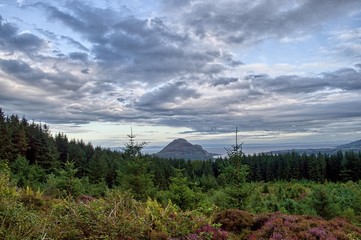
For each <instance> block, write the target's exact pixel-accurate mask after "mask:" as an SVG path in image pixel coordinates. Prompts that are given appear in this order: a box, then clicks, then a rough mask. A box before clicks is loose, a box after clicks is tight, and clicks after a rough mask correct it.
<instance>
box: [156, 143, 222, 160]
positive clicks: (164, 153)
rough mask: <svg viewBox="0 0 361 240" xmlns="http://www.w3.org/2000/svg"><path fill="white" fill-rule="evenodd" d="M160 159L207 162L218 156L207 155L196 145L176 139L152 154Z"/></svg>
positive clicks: (207, 153)
mask: <svg viewBox="0 0 361 240" xmlns="http://www.w3.org/2000/svg"><path fill="white" fill-rule="evenodd" d="M154 155H156V156H158V157H161V158H173V159H185V160H208V159H212V158H213V156H216V155H218V154H213V153H209V152H207V151H206V150H204V149H203V148H202V146H200V145H197V144H191V143H190V142H188V141H187V140H185V139H183V138H178V139H176V140H174V141H172V142H171V143H169V144H168V145H167V146H165V147H164V148H163V149H162V150H161V151H160V152H158V153H156V154H154Z"/></svg>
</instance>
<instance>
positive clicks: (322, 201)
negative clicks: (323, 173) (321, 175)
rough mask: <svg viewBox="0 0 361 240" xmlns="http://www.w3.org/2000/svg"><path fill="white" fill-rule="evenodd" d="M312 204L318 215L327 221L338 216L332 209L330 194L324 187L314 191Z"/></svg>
mask: <svg viewBox="0 0 361 240" xmlns="http://www.w3.org/2000/svg"><path fill="white" fill-rule="evenodd" d="M312 204H313V207H314V209H315V210H316V212H317V215H319V216H321V217H324V218H326V219H331V218H332V217H334V216H336V214H335V213H334V210H333V208H332V203H331V200H330V197H329V194H328V192H327V191H326V189H325V188H323V187H318V188H316V189H314V191H313V194H312Z"/></svg>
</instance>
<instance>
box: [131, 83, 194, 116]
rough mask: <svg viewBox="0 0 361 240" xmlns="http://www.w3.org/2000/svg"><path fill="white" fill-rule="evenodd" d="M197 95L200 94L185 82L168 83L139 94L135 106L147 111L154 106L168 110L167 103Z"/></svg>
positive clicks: (177, 102) (176, 102) (175, 102)
mask: <svg viewBox="0 0 361 240" xmlns="http://www.w3.org/2000/svg"><path fill="white" fill-rule="evenodd" d="M199 97H200V94H199V93H197V91H196V90H195V89H192V88H189V87H188V86H187V85H186V83H185V82H175V83H168V84H165V85H163V86H161V87H159V88H157V89H154V90H152V91H149V92H147V93H146V94H144V95H143V96H141V97H140V98H139V100H138V101H137V102H136V105H135V107H136V108H138V109H141V110H147V111H148V110H153V109H155V108H156V109H163V110H169V109H168V108H167V107H166V105H167V104H169V103H173V104H180V103H182V101H184V100H187V99H189V98H199Z"/></svg>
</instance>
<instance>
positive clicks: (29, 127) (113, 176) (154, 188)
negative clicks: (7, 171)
mask: <svg viewBox="0 0 361 240" xmlns="http://www.w3.org/2000/svg"><path fill="white" fill-rule="evenodd" d="M0 134H1V138H0V160H6V161H7V162H8V164H9V166H10V168H11V171H12V174H13V179H14V181H15V182H16V184H17V185H18V186H20V187H24V186H32V187H40V188H44V185H46V186H49V185H51V184H53V185H56V186H58V185H64V184H65V185H66V180H69V179H74V181H75V180H76V181H78V180H79V181H80V180H81V181H82V182H81V183H79V184H74V183H72V184H68V185H69V186H63V188H64V189H65V190H66V188H76V186H77V185H79V186H87V185H89V186H91V187H89V189H91V190H87V191H88V192H89V193H93V194H95V193H98V194H101V193H102V192H104V191H105V189H107V188H114V187H121V188H125V189H137V190H136V191H133V192H134V193H135V194H136V195H137V194H138V195H139V196H138V197H137V196H136V197H137V198H138V199H141V198H145V196H147V195H154V194H155V192H159V191H166V190H169V187H170V186H171V184H172V181H173V182H174V181H176V180H177V177H178V180H179V179H181V177H184V178H186V179H187V181H188V183H189V184H190V185H193V187H197V188H199V189H201V190H202V191H208V190H210V189H217V188H219V187H225V186H227V185H228V184H229V179H226V178H225V174H222V173H224V169H225V168H226V167H225V166H228V165H229V159H222V158H218V159H215V160H208V161H186V160H177V159H160V158H157V157H155V156H151V155H142V154H141V149H142V147H143V145H142V144H137V143H136V142H135V139H134V136H133V135H130V136H129V143H128V144H127V145H126V146H125V148H124V151H123V152H117V151H111V150H109V149H104V148H100V147H94V146H93V145H92V144H90V143H84V142H83V141H82V140H74V139H71V140H69V139H68V138H67V136H66V135H65V134H62V133H58V134H56V135H54V136H53V135H52V134H51V132H50V130H49V127H48V126H47V125H45V124H41V123H35V122H34V121H32V122H29V121H28V120H27V119H26V118H25V117H23V118H19V117H18V116H17V115H11V116H5V114H4V112H3V111H2V110H1V109H0ZM238 150H241V149H238ZM241 162H242V164H243V165H246V166H247V168H248V174H247V176H246V177H247V180H248V181H266V182H268V181H278V180H284V181H289V180H311V181H316V182H324V181H331V182H340V181H342V182H346V181H350V180H351V181H355V182H356V181H358V180H360V179H361V153H354V152H345V153H342V152H338V153H337V154H335V155H330V156H329V155H322V154H319V155H305V154H303V155H301V154H298V153H295V152H294V153H288V154H281V155H271V154H257V155H248V156H245V155H241ZM56 186H55V187H53V188H51V189H56ZM94 186H97V187H98V190H97V191H95V190H94V189H96V188H95V187H94ZM58 187H59V186H58ZM80 188H81V187H78V192H81V191H83V192H84V191H85V190H84V189H83V190H81V189H80ZM102 189H103V190H102ZM49 191H50V190H49ZM69 191H70V190H69ZM72 191H73V192H76V189H73V190H72ZM87 191H85V192H87ZM92 191H93V192H92ZM94 191H95V192H94ZM50 192H51V191H50ZM64 194H65V193H64Z"/></svg>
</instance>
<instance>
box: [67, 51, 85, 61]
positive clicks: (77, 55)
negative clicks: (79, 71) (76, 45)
mask: <svg viewBox="0 0 361 240" xmlns="http://www.w3.org/2000/svg"><path fill="white" fill-rule="evenodd" d="M88 57H89V56H88V54H86V53H83V52H71V53H69V58H70V59H72V60H79V61H81V62H84V63H86V62H88Z"/></svg>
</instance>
